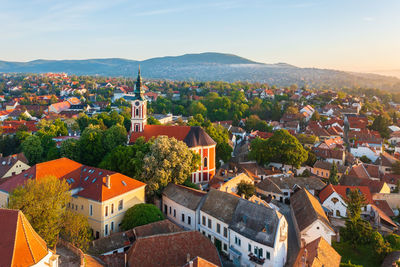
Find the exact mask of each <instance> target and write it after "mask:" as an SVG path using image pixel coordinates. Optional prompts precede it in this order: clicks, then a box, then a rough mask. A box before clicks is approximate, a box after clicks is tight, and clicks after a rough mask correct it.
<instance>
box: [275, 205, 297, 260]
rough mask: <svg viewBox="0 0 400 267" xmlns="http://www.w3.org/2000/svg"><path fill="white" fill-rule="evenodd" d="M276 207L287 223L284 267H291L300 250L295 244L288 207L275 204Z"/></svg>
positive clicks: (294, 234)
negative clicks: (286, 247) (286, 250)
mask: <svg viewBox="0 0 400 267" xmlns="http://www.w3.org/2000/svg"><path fill="white" fill-rule="evenodd" d="M276 205H277V206H279V211H280V212H281V213H282V214H283V215H284V216H285V218H286V221H287V222H288V252H287V261H286V266H293V264H294V261H295V260H296V257H297V254H298V253H299V249H300V248H299V245H298V243H297V237H296V230H295V228H294V225H293V219H292V216H291V215H290V206H289V205H286V204H283V203H280V202H277V204H276Z"/></svg>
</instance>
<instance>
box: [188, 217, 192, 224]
mask: <svg viewBox="0 0 400 267" xmlns="http://www.w3.org/2000/svg"><path fill="white" fill-rule="evenodd" d="M188 224H189V225H191V224H192V218H191V217H190V216H188Z"/></svg>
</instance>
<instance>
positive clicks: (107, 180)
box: [106, 174, 111, 189]
mask: <svg viewBox="0 0 400 267" xmlns="http://www.w3.org/2000/svg"><path fill="white" fill-rule="evenodd" d="M106 186H107V188H108V189H110V188H111V178H110V175H108V174H107V176H106Z"/></svg>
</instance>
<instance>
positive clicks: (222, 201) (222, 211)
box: [200, 188, 240, 224]
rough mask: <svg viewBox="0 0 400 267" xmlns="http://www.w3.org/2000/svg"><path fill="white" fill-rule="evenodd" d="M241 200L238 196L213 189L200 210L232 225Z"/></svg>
mask: <svg viewBox="0 0 400 267" xmlns="http://www.w3.org/2000/svg"><path fill="white" fill-rule="evenodd" d="M239 200H240V198H239V197H237V196H234V195H231V194H229V193H225V192H222V191H219V190H216V189H213V188H211V189H210V191H209V192H208V194H207V197H206V200H205V201H204V204H203V206H202V207H201V209H200V210H201V211H203V212H205V213H207V214H209V215H211V216H213V217H214V218H216V219H218V220H220V221H222V222H224V223H226V224H230V222H231V220H232V217H233V214H234V212H235V209H236V206H237V204H238V202H239Z"/></svg>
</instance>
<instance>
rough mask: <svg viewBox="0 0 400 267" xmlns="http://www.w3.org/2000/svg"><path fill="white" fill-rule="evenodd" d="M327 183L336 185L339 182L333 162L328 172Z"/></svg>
mask: <svg viewBox="0 0 400 267" xmlns="http://www.w3.org/2000/svg"><path fill="white" fill-rule="evenodd" d="M329 183H330V184H333V185H337V184H338V183H339V176H338V168H337V165H336V163H335V162H334V163H333V164H332V167H331V171H330V173H329Z"/></svg>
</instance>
